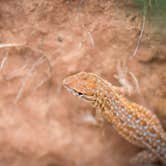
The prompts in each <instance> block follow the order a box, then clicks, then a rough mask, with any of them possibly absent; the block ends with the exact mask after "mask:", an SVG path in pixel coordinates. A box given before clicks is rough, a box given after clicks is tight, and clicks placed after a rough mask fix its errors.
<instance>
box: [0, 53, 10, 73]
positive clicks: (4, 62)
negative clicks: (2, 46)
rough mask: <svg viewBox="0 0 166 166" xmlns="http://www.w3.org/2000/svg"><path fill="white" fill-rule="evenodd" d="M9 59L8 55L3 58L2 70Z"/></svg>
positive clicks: (0, 68) (0, 65)
mask: <svg viewBox="0 0 166 166" xmlns="http://www.w3.org/2000/svg"><path fill="white" fill-rule="evenodd" d="M7 59H8V55H6V56H5V57H4V58H3V59H2V62H1V64H0V71H1V70H2V69H3V68H4V66H5V64H6V62H7Z"/></svg>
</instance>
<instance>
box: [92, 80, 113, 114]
mask: <svg viewBox="0 0 166 166" xmlns="http://www.w3.org/2000/svg"><path fill="white" fill-rule="evenodd" d="M114 96H115V92H114V90H113V89H112V88H111V84H109V83H107V82H106V83H105V82H103V83H100V84H99V85H98V87H97V90H96V93H95V98H96V100H95V101H94V102H93V107H95V108H99V109H100V110H101V111H102V112H103V111H105V110H108V109H110V108H109V107H110V100H111V98H112V99H113V98H115V97H114Z"/></svg>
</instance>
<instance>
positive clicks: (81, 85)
mask: <svg viewBox="0 0 166 166" xmlns="http://www.w3.org/2000/svg"><path fill="white" fill-rule="evenodd" d="M63 85H64V86H65V88H66V89H67V90H68V91H69V92H71V93H72V94H74V95H76V96H79V97H81V98H83V99H85V100H87V101H89V102H91V103H92V104H93V106H94V107H95V108H96V120H98V121H99V122H102V121H103V120H107V121H108V122H109V123H111V125H112V126H113V127H114V129H115V130H116V131H117V132H118V133H119V134H120V135H121V136H122V137H123V138H125V139H126V140H128V141H129V142H130V143H132V144H134V145H136V146H139V147H142V148H144V149H145V150H144V151H143V152H141V153H139V154H138V156H137V157H135V158H134V159H133V160H132V162H133V163H137V162H138V163H142V164H146V163H152V162H155V161H161V162H163V163H165V164H166V133H165V131H164V130H163V128H162V126H161V124H160V122H159V120H158V118H157V117H156V115H155V114H154V113H152V112H151V111H150V110H148V109H146V108H144V107H142V106H141V105H138V104H136V103H133V102H131V101H129V100H127V99H126V98H125V97H124V96H123V93H122V88H118V87H115V86H113V85H112V84H111V83H109V82H107V81H106V80H104V79H102V78H101V77H99V76H97V75H95V74H93V73H86V72H80V73H78V74H75V75H73V76H69V77H67V78H66V79H64V81H63Z"/></svg>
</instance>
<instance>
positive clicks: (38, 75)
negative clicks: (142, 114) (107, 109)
mask: <svg viewBox="0 0 166 166" xmlns="http://www.w3.org/2000/svg"><path fill="white" fill-rule="evenodd" d="M80 2H82V3H80ZM0 3H1V5H0V39H1V40H0V42H1V43H19V44H23V46H19V47H15V48H0V62H1V63H0V64H1V65H0V91H1V95H0V147H1V148H0V166H39V165H40V166H85V165H86V166H101V165H102V166H110V165H111V166H129V159H130V158H131V157H132V156H134V155H135V154H136V153H137V152H138V151H139V150H140V149H138V148H137V147H134V146H132V145H131V144H129V143H128V142H127V141H125V140H124V139H123V138H121V137H120V136H119V135H118V134H117V133H116V132H115V131H114V130H113V129H112V128H111V126H109V125H108V124H106V125H105V127H104V128H96V127H94V126H89V125H88V124H86V123H85V122H84V120H83V119H84V117H85V116H86V114H87V113H88V112H89V111H90V110H92V108H91V107H90V106H89V105H88V104H87V103H84V102H83V101H80V100H78V99H77V98H75V97H73V96H72V95H70V94H68V93H67V92H66V91H65V89H64V88H63V87H62V80H63V78H65V77H66V76H68V75H70V74H73V73H76V72H79V71H88V72H94V73H97V74H99V75H101V76H102V77H104V78H105V79H107V80H109V81H111V82H112V83H113V84H115V85H117V86H119V82H118V81H117V79H116V78H115V75H116V74H117V65H118V63H119V62H121V61H126V62H127V66H128V70H129V71H130V72H132V73H133V74H134V75H135V76H136V78H137V79H138V81H139V86H140V94H135V95H133V96H132V100H134V101H136V102H137V103H140V104H142V105H144V106H146V107H147V108H149V109H151V110H152V111H154V112H156V114H157V115H158V116H159V117H160V120H161V122H162V124H163V126H164V127H166V109H165V108H166V91H165V86H164V85H165V84H166V65H165V64H166V44H165V43H166V40H165V39H166V38H165V37H164V35H165V34H166V31H164V30H162V32H161V30H159V32H160V33H158V30H156V29H157V28H156V27H154V26H152V24H150V23H148V22H147V23H146V27H145V33H144V36H143V39H142V43H141V45H140V48H139V50H138V52H137V55H136V56H135V57H132V53H133V51H134V48H135V45H136V41H137V38H138V35H139V31H140V26H141V22H142V16H141V15H140V14H139V12H140V10H139V8H138V6H137V5H135V4H133V3H131V1H128V3H126V1H125V3H124V2H121V1H120V0H102V1H98V0H89V1H86V0H84V1H79V0H55V1H53V0H35V1H34V0H28V1H27V0H1V1H0Z"/></svg>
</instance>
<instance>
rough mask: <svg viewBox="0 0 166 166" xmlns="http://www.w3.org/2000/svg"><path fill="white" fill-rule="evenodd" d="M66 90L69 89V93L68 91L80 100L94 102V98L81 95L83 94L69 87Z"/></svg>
mask: <svg viewBox="0 0 166 166" xmlns="http://www.w3.org/2000/svg"><path fill="white" fill-rule="evenodd" d="M65 88H66V89H67V91H68V92H69V93H71V94H72V95H74V96H77V97H79V98H82V99H85V100H86V101H87V100H88V101H94V99H93V96H88V95H86V94H83V93H81V92H78V91H76V90H75V89H71V88H69V87H67V86H65Z"/></svg>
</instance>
